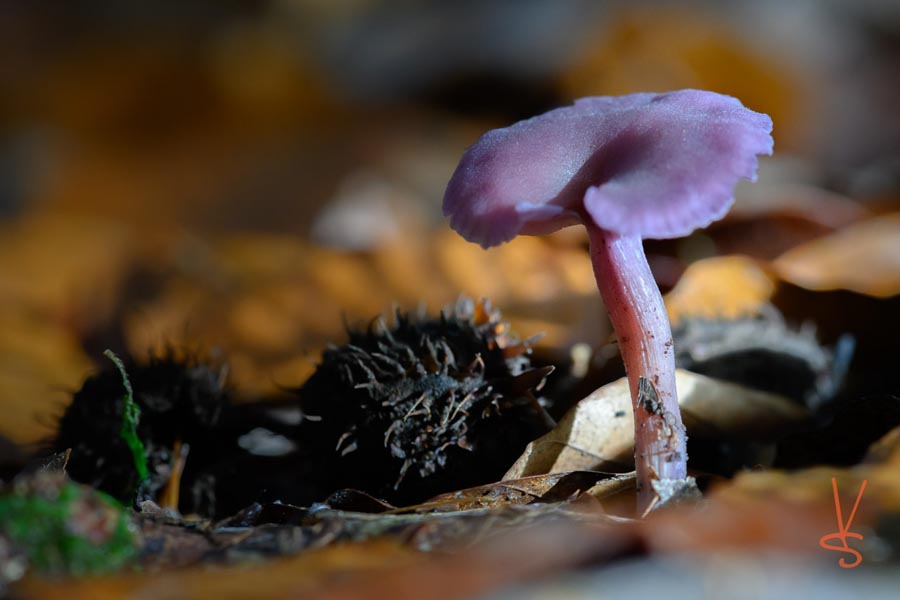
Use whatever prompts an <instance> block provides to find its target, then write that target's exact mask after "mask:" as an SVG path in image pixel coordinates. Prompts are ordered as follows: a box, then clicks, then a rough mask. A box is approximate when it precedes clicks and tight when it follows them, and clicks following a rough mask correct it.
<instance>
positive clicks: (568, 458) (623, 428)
mask: <svg viewBox="0 0 900 600" xmlns="http://www.w3.org/2000/svg"><path fill="white" fill-rule="evenodd" d="M675 383H676V386H677V388H678V397H679V404H680V406H681V410H682V417H683V419H684V423H685V427H687V433H688V435H689V436H696V437H716V436H723V437H729V438H735V437H741V438H750V439H758V438H766V437H769V436H773V435H777V434H778V433H779V432H782V431H784V430H785V428H788V427H790V426H792V425H796V424H797V423H799V422H802V421H803V420H805V419H806V418H807V417H808V416H809V415H808V412H807V410H806V409H805V408H804V407H802V406H799V405H798V404H796V403H795V402H792V401H791V400H788V399H786V398H783V397H781V396H777V395H774V394H769V393H766V392H760V391H756V390H751V389H749V388H746V387H743V386H740V385H736V384H733V383H728V382H724V381H719V380H715V379H711V378H709V377H705V376H703V375H698V374H696V373H691V372H690V371H685V370H682V369H678V370H676V372H675ZM633 453H634V417H633V414H632V408H631V394H630V392H629V388H628V380H627V379H625V378H622V379H619V380H618V381H614V382H613V383H610V384H608V385H605V386H603V387H602V388H600V389H598V390H597V391H595V392H594V393H593V394H591V395H590V396H588V397H587V398H584V399H583V400H582V401H581V402H579V403H578V405H577V406H575V407H574V408H573V409H572V410H570V411H569V412H568V413H566V414H565V416H563V418H562V419H561V420H560V422H559V423H558V424H557V426H556V428H555V429H553V431H551V432H550V433H548V434H546V435H544V436H543V437H541V438H538V439H537V440H535V441H533V442H531V443H530V444H529V445H528V447H527V448H526V449H525V452H524V453H523V454H522V456H521V457H519V460H517V461H516V463H515V464H514V465H513V466H512V468H511V469H510V470H509V471H508V472H507V473H506V475H505V477H504V479H518V478H521V477H527V476H530V475H538V474H541V473H559V472H567V471H578V470H597V471H621V470H623V468H631V467H630V465H631V464H632V460H633V456H632V455H633Z"/></svg>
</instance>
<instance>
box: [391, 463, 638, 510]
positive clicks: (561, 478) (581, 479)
mask: <svg viewBox="0 0 900 600" xmlns="http://www.w3.org/2000/svg"><path fill="white" fill-rule="evenodd" d="M632 487H634V473H623V474H611V473H602V472H599V471H571V472H556V473H550V474H545V475H534V476H530V477H522V478H520V479H504V480H503V481H499V482H497V483H491V484H489V485H482V486H478V487H474V488H469V489H465V490H460V491H458V492H450V493H447V494H441V495H440V496H436V497H434V498H432V499H430V500H428V501H427V502H423V503H421V504H416V505H413V506H405V507H403V508H398V509H396V510H393V511H390V512H392V513H395V514H403V513H408V512H416V513H422V512H445V511H447V512H452V511H462V510H473V509H484V508H496V507H500V506H504V505H509V504H528V503H531V502H535V501H538V500H540V501H544V502H554V501H555V502H559V501H564V500H567V499H569V498H571V497H572V496H573V495H575V494H576V493H578V492H586V493H589V494H590V495H592V496H595V497H601V496H605V495H608V494H613V493H616V492H618V491H622V490H626V489H630V488H632Z"/></svg>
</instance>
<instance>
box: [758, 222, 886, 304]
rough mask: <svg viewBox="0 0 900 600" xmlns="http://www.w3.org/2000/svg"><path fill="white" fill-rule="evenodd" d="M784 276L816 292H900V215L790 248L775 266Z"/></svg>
mask: <svg viewBox="0 0 900 600" xmlns="http://www.w3.org/2000/svg"><path fill="white" fill-rule="evenodd" d="M772 267H773V268H774V270H775V272H776V273H777V274H778V276H779V277H781V278H782V279H784V280H785V281H788V282H790V283H793V284H795V285H798V286H800V287H804V288H807V289H811V290H837V289H843V290H850V291H853V292H857V293H860V294H866V295H869V296H875V297H876V298H888V297H890V296H895V295H897V294H900V213H893V214H889V215H884V216H880V217H876V218H874V219H867V220H865V221H861V222H859V223H856V224H853V225H850V226H849V227H847V228H846V229H843V230H841V231H837V232H835V233H833V234H831V235H828V236H826V237H823V238H820V239H817V240H814V241H812V242H809V243H808V244H805V245H803V246H800V247H798V248H794V249H792V250H789V251H787V252H786V253H784V254H783V255H781V256H780V257H779V258H777V259H776V260H775V262H774V263H773V264H772Z"/></svg>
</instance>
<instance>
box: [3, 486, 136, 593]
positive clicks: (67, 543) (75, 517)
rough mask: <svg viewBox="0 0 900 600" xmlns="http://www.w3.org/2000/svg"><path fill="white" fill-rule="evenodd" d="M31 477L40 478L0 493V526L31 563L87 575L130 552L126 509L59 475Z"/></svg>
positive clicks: (115, 565) (117, 563) (111, 567)
mask: <svg viewBox="0 0 900 600" xmlns="http://www.w3.org/2000/svg"><path fill="white" fill-rule="evenodd" d="M37 479H39V480H40V479H43V480H44V481H38V483H37V484H36V485H33V484H32V483H31V482H29V483H28V484H26V485H21V484H19V485H16V487H15V489H13V490H12V491H11V492H10V493H8V494H5V495H3V496H0V531H2V532H3V534H5V535H6V536H7V537H8V538H9V539H10V540H11V541H12V542H13V544H14V545H16V546H18V547H20V548H22V549H23V550H24V552H25V553H26V555H27V556H28V561H29V564H30V565H31V566H32V567H33V568H36V569H37V570H39V571H40V572H42V573H45V574H54V575H61V574H71V575H76V576H81V575H92V574H100V573H108V572H111V571H115V570H117V569H119V568H121V567H122V566H123V565H125V564H126V563H127V562H128V561H130V560H131V559H132V558H133V557H134V556H135V554H136V552H137V548H136V545H135V540H134V536H133V535H132V532H131V529H130V525H129V518H128V514H127V512H126V511H125V510H123V509H122V507H121V506H120V505H119V504H118V503H117V502H116V501H115V500H113V499H112V498H110V497H109V496H106V495H105V494H102V493H100V492H96V491H94V490H92V489H90V488H87V487H83V486H79V485H77V484H75V483H72V482H70V481H67V480H63V479H62V478H61V477H53V476H37ZM51 479H52V480H51Z"/></svg>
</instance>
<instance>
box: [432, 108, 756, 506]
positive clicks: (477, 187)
mask: <svg viewBox="0 0 900 600" xmlns="http://www.w3.org/2000/svg"><path fill="white" fill-rule="evenodd" d="M771 130H772V120H771V119H770V118H769V117H768V115H764V114H760V113H756V112H753V111H751V110H749V109H747V108H745V107H744V106H743V105H742V104H741V102H740V101H739V100H737V99H736V98H732V97H730V96H725V95H722V94H717V93H714V92H708V91H701V90H680V91H675V92H669V93H664V94H652V93H642V94H631V95H627V96H617V97H590V98H582V99H580V100H576V101H575V103H574V104H573V105H572V106H567V107H564V108H559V109H556V110H551V111H550V112H547V113H544V114H542V115H539V116H536V117H533V118H531V119H527V120H524V121H520V122H518V123H516V124H514V125H511V126H510V127H506V128H503V129H495V130H492V131H489V132H487V133H485V134H484V135H483V136H482V137H481V138H480V139H479V140H478V141H477V142H476V143H475V144H474V145H472V146H471V147H469V148H468V149H467V150H466V152H465V153H464V154H463V157H462V160H461V161H460V163H459V166H457V168H456V171H455V172H454V173H453V176H452V178H451V179H450V182H449V183H448V185H447V191H446V193H445V195H444V215H445V216H447V217H449V218H450V225H451V227H453V229H455V230H456V231H457V232H458V233H459V234H460V235H462V236H463V237H464V238H466V239H467V240H469V241H472V242H477V243H479V244H481V245H482V246H483V247H485V248H487V247H490V246H494V245H497V244H500V243H503V242H506V241H509V240H511V239H513V238H514V237H516V236H517V235H519V234H528V235H541V234H546V233H550V232H552V231H555V230H557V229H559V228H561V227H565V226H567V225H572V224H577V223H582V224H584V226H585V227H586V228H587V231H588V237H589V240H590V256H591V261H592V262H593V266H594V275H595V276H596V279H597V285H598V287H599V289H600V295H601V296H602V298H603V301H604V303H605V305H606V307H607V311H608V312H609V317H610V321H611V322H612V325H613V328H614V329H615V331H616V334H617V336H618V340H619V346H620V349H621V352H622V359H623V361H624V363H625V369H626V373H627V376H628V381H629V387H630V390H631V399H632V406H633V410H634V427H635V436H634V437H635V469H636V471H637V485H638V499H637V502H638V513H639V514H644V513H645V511H646V510H648V509H649V508H651V507H652V505H653V504H654V501H655V500H656V498H657V492H656V490H657V489H663V487H665V486H666V485H668V484H674V483H675V482H681V481H683V480H684V479H685V478H686V477H687V451H686V444H685V443H686V436H685V433H684V426H683V425H682V422H681V414H680V411H679V409H678V396H677V393H676V389H675V361H674V350H673V348H672V345H673V341H672V333H671V328H670V326H669V320H668V316H667V314H666V310H665V306H664V304H663V301H662V296H661V294H660V292H659V288H658V287H657V285H656V283H655V281H654V279H653V275H652V273H651V272H650V268H649V266H648V264H647V259H646V257H645V256H644V249H643V245H642V239H644V238H653V239H666V238H677V237H682V236H686V235H688V234H690V233H691V232H692V231H694V230H695V229H697V228H701V227H705V226H707V225H709V224H710V223H712V222H713V221H716V220H718V219H720V218H721V217H723V216H724V215H725V213H726V212H727V211H728V209H729V208H730V206H731V204H732V203H733V190H734V186H735V184H736V183H737V181H738V179H741V178H746V179H750V180H754V179H755V178H756V169H757V158H756V155H757V154H771V153H772V145H773V141H772V137H771ZM661 486H662V487H661Z"/></svg>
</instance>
